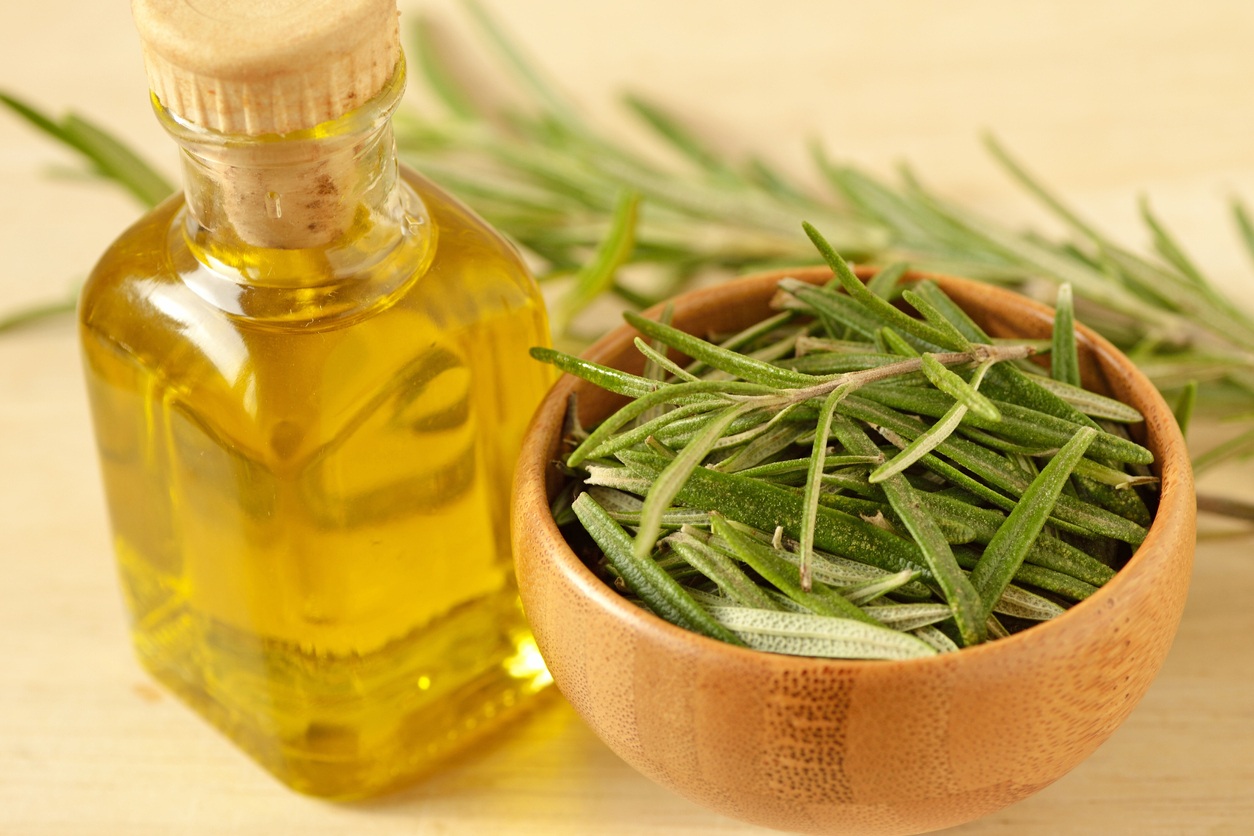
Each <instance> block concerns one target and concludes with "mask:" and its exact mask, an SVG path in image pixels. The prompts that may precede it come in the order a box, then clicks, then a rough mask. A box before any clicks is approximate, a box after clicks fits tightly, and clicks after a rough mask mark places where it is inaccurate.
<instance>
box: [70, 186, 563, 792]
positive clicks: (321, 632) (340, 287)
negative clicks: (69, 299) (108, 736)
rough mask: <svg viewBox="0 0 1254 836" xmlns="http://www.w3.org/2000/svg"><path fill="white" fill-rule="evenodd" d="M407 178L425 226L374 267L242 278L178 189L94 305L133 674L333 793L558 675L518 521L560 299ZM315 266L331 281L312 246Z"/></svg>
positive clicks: (413, 758)
mask: <svg viewBox="0 0 1254 836" xmlns="http://www.w3.org/2000/svg"><path fill="white" fill-rule="evenodd" d="M403 180H404V182H405V183H407V184H408V187H409V188H411V189H412V190H413V191H412V192H411V193H410V195H411V197H412V196H413V195H416V196H417V198H418V199H420V201H421V203H422V204H423V205H425V215H422V216H421V217H420V218H419V220H418V221H415V222H414V228H413V229H410V230H408V231H407V235H406V239H405V241H403V242H402V244H401V245H399V246H397V247H394V248H393V251H392V252H391V253H390V254H389V255H388V256H387V257H385V258H381V259H378V260H376V261H374V262H370V263H368V264H367V265H366V266H365V267H363V268H362V270H361V271H360V273H359V274H358V275H354V276H351V277H348V278H347V279H345V277H343V276H340V277H339V278H338V279H336V280H334V281H332V280H331V279H327V280H326V281H325V282H320V281H319V280H317V279H315V280H312V281H309V280H307V281H302V282H300V283H298V286H284V285H283V283H281V282H280V283H278V284H276V285H273V286H268V285H266V284H265V283H264V281H261V283H260V284H258V285H250V284H244V285H240V284H238V283H235V282H232V281H230V280H228V279H226V278H223V277H222V276H221V275H218V274H217V273H216V272H215V271H213V270H210V269H208V268H207V267H206V265H205V262H208V263H210V264H212V263H213V258H212V257H213V253H211V252H204V251H199V250H197V249H196V247H197V244H196V241H195V240H194V237H189V236H188V234H186V233H185V223H184V222H185V212H186V209H185V206H184V201H183V198H182V197H181V196H179V197H176V198H172V199H170V200H169V201H167V202H166V203H164V204H163V205H162V206H160V207H158V208H157V209H156V210H155V211H154V212H153V213H151V214H149V215H148V216H147V217H146V218H145V219H143V220H142V221H140V222H139V223H138V224H137V225H135V226H134V227H133V228H131V229H130V230H129V231H128V232H126V233H125V234H124V235H123V236H122V237H121V238H120V239H119V240H118V241H117V243H115V245H114V246H113V247H112V248H111V249H110V250H109V252H108V253H106V255H105V256H104V258H103V259H102V260H101V262H100V263H99V265H98V266H97V267H96V270H95V271H94V273H93V275H92V276H91V278H90V279H89V281H88V284H87V286H86V288H85V289H84V292H83V297H82V301H81V304H80V331H81V337H82V344H83V350H84V358H85V368H86V376H87V381H88V390H89V394H90V399H91V405H92V411H93V418H94V422H95V427H96V435H97V442H98V446H99V451H100V457H101V462H102V470H103V476H104V482H105V488H106V494H107V497H108V502H109V508H110V514H111V520H112V525H113V533H114V545H115V549H116V553H117V558H118V563H119V566H120V570H121V576H122V580H123V589H124V591H125V595H126V597H127V600H128V604H129V606H130V610H131V614H132V619H133V622H132V623H133V636H134V641H135V645H136V648H137V650H138V653H139V656H140V659H141V660H142V662H143V664H144V665H145V666H146V667H147V668H148V670H150V671H151V672H152V673H153V675H155V676H156V677H157V678H159V679H160V680H161V681H162V682H164V683H166V684H167V685H168V686H169V687H170V688H172V689H173V690H174V691H175V692H176V693H178V694H179V695H180V696H181V697H182V698H183V699H184V700H185V701H186V702H188V703H189V704H190V705H191V706H193V707H194V708H195V709H196V710H197V711H198V712H200V713H201V714H202V715H204V716H205V717H206V718H208V719H209V720H210V721H211V722H213V723H214V724H215V725H217V726H218V727H219V728H220V729H221V730H222V731H223V732H225V733H226V734H227V735H228V736H230V737H231V738H232V739H233V740H235V741H236V742H237V743H238V744H239V745H240V746H241V747H242V748H243V749H244V750H245V751H247V752H248V753H249V754H250V755H252V756H253V757H254V758H255V759H256V760H257V761H259V762H260V763H261V764H262V765H263V766H265V767H266V768H267V769H268V770H270V771H271V772H272V773H274V775H276V776H277V777H278V778H279V779H280V780H282V781H283V782H284V783H286V784H288V785H290V786H292V787H293V788H295V789H297V790H300V791H303V792H307V793H312V794H316V795H320V796H325V797H332V798H352V797H360V796H365V795H370V794H373V793H377V792H379V791H382V790H385V789H389V788H391V787H393V786H395V785H397V784H398V783H401V782H403V781H405V780H408V779H411V778H412V777H414V776H416V775H419V774H421V773H423V772H425V771H428V770H429V769H431V768H432V766H433V765H434V764H436V763H437V762H438V761H439V760H440V759H441V758H442V757H444V756H445V755H447V754H449V753H450V752H451V751H453V750H455V749H458V748H461V747H463V746H465V745H467V744H468V743H469V742H471V741H473V740H474V739H475V738H477V737H478V736H479V735H480V734H482V733H483V732H485V731H487V730H488V729H490V728H492V727H493V726H495V725H497V724H498V723H499V722H500V721H501V720H502V719H504V718H506V717H508V716H509V715H511V714H512V713H516V712H517V711H518V710H519V709H520V708H521V707H523V706H524V705H525V704H526V703H528V702H529V698H530V697H531V696H532V695H533V694H535V693H536V692H538V691H539V690H541V689H542V688H544V687H545V686H546V685H547V684H548V682H549V679H548V675H547V672H546V671H545V670H544V666H543V662H542V661H541V660H540V657H539V654H538V653H537V651H536V649H535V644H534V641H533V640H532V638H531V637H530V634H529V632H528V631H527V628H526V624H525V622H524V620H523V618H522V615H521V612H520V610H519V606H518V598H517V592H516V586H515V583H514V580H513V575H512V567H511V562H510V554H509V537H508V515H507V510H508V508H507V506H508V496H509V489H510V480H511V473H512V467H513V463H514V459H515V457H516V455H517V452H518V448H519V445H520V442H521V438H522V434H523V430H524V428H525V425H526V423H527V421H528V419H529V417H530V415H531V412H532V410H533V409H534V407H535V405H536V404H537V402H538V401H539V398H540V396H541V395H542V393H543V392H544V390H545V389H546V388H547V385H548V383H549V377H548V373H547V372H546V371H545V370H544V368H543V367H541V366H540V364H537V363H535V362H534V361H532V360H531V359H530V358H529V357H528V354H527V349H528V348H529V347H531V346H533V345H540V344H544V343H545V342H546V341H547V339H548V337H547V325H546V321H545V316H544V310H543V305H542V303H541V301H540V297H539V294H538V291H537V289H536V286H535V283H534V281H533V280H532V279H531V278H530V277H529V275H528V274H527V272H526V270H525V268H524V267H523V266H522V265H521V263H520V262H519V260H518V258H517V256H516V254H515V253H514V252H513V250H512V249H511V248H510V247H509V246H508V245H507V244H506V243H505V242H504V241H502V240H501V239H500V237H499V236H497V235H496V234H495V233H494V232H492V231H491V230H490V229H489V228H487V227H486V226H485V225H484V224H483V223H482V221H480V220H479V219H478V218H477V217H475V216H474V215H473V214H472V213H470V212H468V211H467V210H466V209H465V208H464V207H462V206H461V205H460V204H458V203H457V202H456V201H454V200H453V199H452V198H450V197H449V196H448V195H446V194H445V193H443V192H442V191H441V190H439V189H438V188H437V187H435V186H433V185H432V184H431V183H429V182H428V181H426V180H425V179H423V178H421V177H420V176H418V175H416V174H414V173H413V172H403ZM197 256H199V259H198V258H197ZM281 257H283V256H282V253H280V252H279V251H268V252H266V251H259V252H256V253H252V254H251V255H250V254H249V253H247V252H246V251H245V252H244V253H243V256H242V257H239V258H237V259H236V261H237V262H238V263H237V264H236V265H235V266H236V267H241V265H242V267H241V270H240V272H241V273H242V274H244V275H248V269H246V268H248V267H249V264H245V263H244V262H251V266H252V267H253V268H257V267H258V265H261V266H262V267H264V265H265V262H266V259H267V258H281ZM295 257H299V258H304V259H308V260H310V269H311V270H314V272H315V273H316V264H317V262H318V258H319V256H318V254H317V253H310V252H308V251H302V252H301V253H298V254H296V255H291V254H289V256H288V258H289V260H290V258H295ZM282 267H283V269H290V268H291V267H292V265H291V264H290V263H289V264H284V265H282ZM279 272H282V271H281V270H280V271H279ZM264 273H265V270H264V269H262V270H261V271H260V273H257V274H256V275H258V276H260V278H261V279H262V280H264Z"/></svg>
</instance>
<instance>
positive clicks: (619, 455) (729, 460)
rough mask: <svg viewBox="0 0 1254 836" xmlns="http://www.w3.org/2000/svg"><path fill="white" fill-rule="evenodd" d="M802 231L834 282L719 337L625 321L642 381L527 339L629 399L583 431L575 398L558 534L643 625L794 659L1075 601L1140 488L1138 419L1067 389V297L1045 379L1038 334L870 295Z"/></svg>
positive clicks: (1132, 543)
mask: <svg viewBox="0 0 1254 836" xmlns="http://www.w3.org/2000/svg"><path fill="white" fill-rule="evenodd" d="M805 230H806V232H807V234H808V235H809V237H810V239H811V240H812V241H813V243H814V244H815V246H816V247H817V249H818V250H819V252H820V254H821V255H822V256H823V258H824V260H825V261H827V263H828V264H829V265H830V266H831V268H832V269H833V271H834V272H835V274H836V277H835V278H834V279H833V280H832V282H831V283H829V284H828V285H827V286H824V287H820V286H816V285H810V284H807V283H805V282H800V281H796V280H791V279H784V280H782V281H780V282H779V285H778V288H779V289H778V293H777V294H776V296H775V298H774V300H773V306H774V307H776V308H777V309H780V310H781V311H782V313H780V314H779V315H777V316H774V317H771V318H770V319H768V320H766V321H765V322H764V323H759V324H756V325H754V326H752V327H750V328H749V329H746V330H745V331H744V332H741V333H740V334H736V335H732V336H731V337H730V338H728V339H726V340H724V341H723V342H722V344H716V343H713V342H709V341H706V340H703V339H701V338H699V337H696V336H693V335H690V334H687V333H685V332H683V331H681V330H678V329H676V328H674V327H672V326H671V325H670V324H669V322H668V321H669V319H670V315H669V309H668V312H667V313H666V314H664V315H663V317H662V318H661V320H660V321H652V320H649V319H645V318H643V317H641V316H638V315H635V314H627V315H626V319H627V321H628V323H630V324H631V325H632V326H634V327H635V328H636V329H637V330H638V331H640V332H641V333H642V334H643V335H644V337H647V338H649V339H650V340H651V341H652V342H648V341H646V340H645V339H641V338H638V339H637V340H636V345H637V348H639V350H640V351H641V353H642V354H643V355H644V357H645V360H646V362H645V367H644V371H643V374H642V375H633V374H630V373H627V372H623V371H618V370H615V369H611V368H608V367H605V366H600V365H598V364H596V363H592V362H590V361H587V360H581V359H579V358H576V357H572V356H570V355H567V354H563V353H561V352H558V351H554V350H552V349H545V348H536V349H533V350H532V355H533V356H534V357H536V358H537V359H539V360H543V361H545V362H550V363H553V364H554V365H556V366H557V367H558V368H560V369H562V370H564V371H567V372H570V373H572V374H575V375H578V376H580V377H582V378H584V379H585V380H588V381H590V382H593V383H595V384H597V385H598V386H601V387H603V388H606V389H608V390H610V391H613V392H616V393H618V394H621V395H625V396H627V397H629V398H631V401H630V402H629V403H628V404H627V405H626V406H624V407H622V408H621V409H619V410H618V411H617V412H615V413H614V414H613V415H611V416H609V417H608V418H606V419H605V420H604V421H602V422H601V423H600V424H599V425H598V426H597V427H595V428H594V429H592V431H591V432H588V431H585V430H584V429H583V428H582V427H580V426H579V422H578V414H577V409H576V404H575V402H574V399H573V396H572V400H571V402H570V404H569V405H568V414H567V416H566V421H565V426H564V440H565V442H566V443H567V444H568V445H569V446H568V447H567V452H566V453H565V461H564V465H565V467H566V468H568V473H569V474H570V475H571V476H572V480H571V481H570V482H569V483H568V484H567V486H566V487H565V488H564V489H563V490H562V492H561V493H560V494H559V495H558V497H557V499H556V501H555V503H554V506H553V513H554V516H555V518H556V519H557V521H558V522H559V523H560V524H562V525H563V526H565V527H566V530H567V532H568V537H570V538H572V539H576V538H577V536H578V534H579V531H580V530H582V532H583V533H584V534H586V535H587V536H589V537H590V538H591V539H592V541H594V542H595V544H596V546H597V547H598V549H599V553H600V555H601V556H602V557H601V559H600V561H599V562H597V563H596V569H597V570H598V571H600V572H601V573H602V575H603V576H604V577H605V578H606V579H607V580H608V581H609V582H611V583H613V584H614V585H615V586H617V587H618V588H619V589H620V590H622V591H623V592H624V593H625V594H628V595H630V596H632V598H633V600H635V601H636V602H637V603H638V604H639V605H640V606H642V607H644V608H646V609H648V610H649V611H651V612H653V613H655V614H656V615H658V616H660V617H661V618H664V619H665V620H667V621H670V622H671V623H673V624H676V625H678V626H680V627H684V628H686V629H689V630H693V631H695V632H698V633H701V634H703V635H706V636H709V637H710V638H714V639H718V640H720V641H724V642H728V643H731V644H736V645H742V646H747V647H750V648H754V649H757V650H764V651H770V652H775V653H786V654H792V655H801V656H823V657H835V658H859V659H901V658H913V657H917V656H928V655H934V654H936V653H943V652H949V651H954V650H957V649H959V648H960V647H970V646H973V645H976V644H981V643H983V642H986V641H989V640H991V639H996V638H999V637H1002V636H1006V635H1009V634H1011V633H1013V632H1017V631H1019V630H1022V629H1026V628H1027V627H1028V626H1030V625H1032V624H1033V623H1036V622H1038V621H1042V620H1048V619H1050V618H1054V617H1056V616H1058V615H1060V614H1062V613H1063V612H1064V611H1065V610H1066V609H1067V607H1069V606H1070V605H1071V604H1072V603H1073V602H1075V601H1079V600H1083V599H1084V598H1086V597H1088V596H1089V595H1091V594H1093V593H1094V592H1095V591H1096V590H1097V588H1098V587H1100V586H1101V585H1102V584H1103V583H1105V582H1106V581H1107V580H1109V579H1110V578H1111V577H1113V575H1114V573H1115V572H1116V571H1117V569H1118V568H1119V567H1120V566H1121V565H1122V564H1123V562H1124V561H1126V559H1127V557H1128V556H1129V555H1130V554H1131V550H1132V549H1133V548H1135V547H1136V546H1137V545H1138V544H1139V543H1140V542H1141V541H1142V540H1144V538H1145V536H1146V529H1147V528H1148V526H1149V525H1150V523H1151V521H1152V513H1151V510H1150V508H1151V507H1152V506H1154V505H1155V504H1156V503H1155V493H1154V491H1155V490H1156V488H1157V481H1158V480H1157V479H1156V478H1154V477H1152V476H1149V475H1148V471H1147V470H1145V466H1146V465H1148V464H1150V463H1152V461H1153V456H1152V454H1151V453H1150V452H1149V450H1147V449H1145V448H1144V447H1142V446H1140V445H1139V444H1136V443H1134V442H1133V441H1132V440H1131V438H1130V436H1129V435H1128V434H1127V432H1126V431H1125V430H1124V427H1123V424H1121V423H1117V422H1123V423H1136V422H1139V421H1141V420H1142V416H1141V415H1140V413H1138V412H1137V411H1136V410H1134V409H1132V408H1130V407H1128V406H1126V405H1124V404H1120V403H1118V402H1116V401H1111V400H1110V399H1108V398H1104V397H1102V396H1100V395H1097V394H1096V393H1092V392H1087V391H1085V390H1084V389H1082V388H1080V386H1079V382H1080V381H1079V375H1078V369H1079V362H1078V357H1077V347H1076V338H1075V316H1074V310H1073V307H1072V296H1071V288H1070V286H1069V285H1064V286H1063V288H1062V290H1061V291H1060V292H1059V294H1058V299H1057V303H1058V304H1057V308H1056V315H1055V321H1054V336H1053V339H1052V341H1051V342H1050V343H1049V346H1048V349H1047V350H1048V351H1049V357H1050V377H1049V380H1050V381H1051V382H1050V383H1049V384H1046V385H1042V384H1041V382H1040V380H1039V378H1040V374H1041V369H1040V367H1038V366H1036V365H1035V364H1032V363H1025V362H1024V361H1026V360H1027V358H1028V357H1030V356H1032V355H1033V354H1035V353H1037V346H1036V345H1032V344H1024V343H1013V342H1009V343H1007V342H1005V341H1003V342H1001V343H997V342H994V341H993V340H992V339H990V338H989V337H988V335H987V334H985V333H984V332H983V331H981V330H980V328H979V327H978V326H977V325H976V324H975V323H974V322H973V321H972V320H971V319H970V318H969V317H967V316H966V314H965V313H964V312H963V311H962V310H961V309H960V308H959V307H958V306H957V305H956V304H954V302H953V301H952V300H950V299H949V297H947V296H946V295H945V294H944V292H943V291H942V290H941V289H940V287H939V286H938V285H937V284H935V283H934V282H931V281H926V280H925V281H918V282H914V283H912V284H911V285H910V286H909V287H902V286H901V284H902V283H901V279H902V277H903V275H904V273H905V271H904V268H903V266H900V265H895V266H892V267H889V268H886V269H884V270H882V271H881V272H880V273H879V274H878V275H877V276H876V277H875V278H873V279H872V280H871V281H870V282H869V283H868V284H867V285H865V286H864V285H863V284H862V282H861V281H859V280H858V278H857V277H856V276H855V275H854V274H853V272H852V271H851V270H850V269H849V267H848V265H847V264H846V263H845V261H844V259H842V258H841V257H840V255H839V254H837V252H836V251H835V249H833V248H832V247H831V245H830V244H829V243H828V242H827V241H826V240H825V239H824V238H823V236H822V235H821V234H820V233H819V232H818V231H817V230H816V229H815V228H814V227H812V226H810V225H809V224H807V225H805ZM898 298H900V299H902V300H904V301H905V302H906V303H907V304H909V305H910V306H911V307H912V308H914V309H915V311H917V312H918V314H919V315H920V318H915V317H912V316H910V315H908V314H907V313H905V312H904V311H903V310H901V309H900V308H898V307H896V306H895V305H894V304H892V302H893V300H896V299H898ZM670 352H674V353H675V354H677V355H684V356H686V357H688V358H690V359H691V362H690V363H689V364H688V365H687V366H680V365H679V364H678V363H677V362H676V361H675V360H674V359H672V357H671V356H670ZM1029 370H1031V371H1029ZM929 419H930V420H929ZM1099 419H1100V423H1099ZM576 525H577V526H578V528H576V527H575V526H576Z"/></svg>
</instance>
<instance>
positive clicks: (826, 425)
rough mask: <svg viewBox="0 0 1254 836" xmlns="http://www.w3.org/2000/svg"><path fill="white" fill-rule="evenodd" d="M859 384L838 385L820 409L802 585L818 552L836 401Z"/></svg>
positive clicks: (803, 527) (809, 478)
mask: <svg viewBox="0 0 1254 836" xmlns="http://www.w3.org/2000/svg"><path fill="white" fill-rule="evenodd" d="M854 388H855V387H853V386H851V385H849V384H845V385H842V386H837V387H836V388H835V389H833V390H832V391H831V394H829V395H828V396H827V398H826V399H825V400H824V401H823V406H822V407H821V408H820V409H819V425H818V428H817V429H816V430H815V432H814V452H813V453H812V454H811V455H810V468H809V471H808V472H807V474H806V491H805V505H804V511H803V512H802V517H801V538H800V539H801V548H800V551H799V552H798V554H799V556H800V558H801V588H802V589H804V590H807V591H809V589H810V561H811V560H812V559H813V552H814V525H815V520H816V518H817V517H818V513H819V488H820V487H821V486H822V484H823V482H822V479H821V478H820V477H821V476H822V474H823V464H824V462H825V461H826V455H825V452H826V450H827V434H828V431H829V430H830V428H831V425H832V413H833V412H834V411H835V409H836V404H838V403H840V401H841V399H842V398H844V397H845V396H846V395H848V394H849V393H850V392H851V391H852V390H853V389H854ZM877 452H879V451H878V450H872V451H871V452H870V453H867V452H865V451H859V454H860V455H875V453H877Z"/></svg>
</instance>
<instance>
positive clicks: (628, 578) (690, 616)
mask: <svg viewBox="0 0 1254 836" xmlns="http://www.w3.org/2000/svg"><path fill="white" fill-rule="evenodd" d="M571 507H572V508H574V510H575V514H576V515H577V516H578V517H579V521H580V522H581V523H583V527H584V528H585V529H586V530H587V532H588V534H589V535H591V536H592V539H593V540H595V541H596V544H597V545H598V546H600V547H601V551H602V552H604V553H605V558H606V560H608V561H609V562H610V565H611V566H613V567H614V570H615V571H616V572H618V574H619V575H620V576H621V577H622V579H623V581H624V582H626V584H627V586H628V588H629V589H631V591H632V592H634V593H636V595H638V596H639V597H640V600H642V601H644V602H645V603H646V604H648V605H649V609H651V610H653V612H655V613H656V614H657V615H658V617H659V618H663V619H665V620H666V621H669V622H670V623H672V624H674V625H676V626H679V627H683V628H685V629H687V630H692V631H693V632H695V633H701V634H702V635H705V636H709V637H710V638H712V639H717V640H719V641H724V642H727V643H728V644H736V645H740V646H742V647H743V646H744V642H743V641H741V640H740V639H739V638H737V637H736V636H735V635H734V634H733V633H731V632H730V631H729V630H727V628H725V627H723V626H722V625H721V624H719V623H718V622H717V621H715V620H714V619H713V618H711V617H710V615H709V613H707V612H706V611H705V610H703V609H702V608H701V606H700V605H699V604H697V602H696V601H693V600H692V598H691V597H689V595H688V593H686V592H685V591H684V589H683V587H681V586H680V585H679V584H678V583H676V582H675V580H674V579H672V578H671V576H670V575H668V574H666V571H665V570H663V569H662V568H661V567H660V566H658V565H657V563H656V562H655V561H654V560H653V559H652V558H650V557H649V556H648V555H645V556H644V557H639V556H637V555H636V554H634V553H633V551H632V547H631V539H630V538H629V537H628V536H627V532H626V531H623V527H622V526H621V525H619V524H618V523H616V522H615V521H614V520H613V519H612V518H611V517H610V515H609V514H607V513H606V512H605V509H604V508H602V507H601V506H600V505H598V504H597V503H596V501H595V500H593V499H592V497H591V496H589V495H588V494H586V493H584V494H580V496H579V497H578V498H577V499H576V500H575V501H574V503H573V504H572V506H571Z"/></svg>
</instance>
